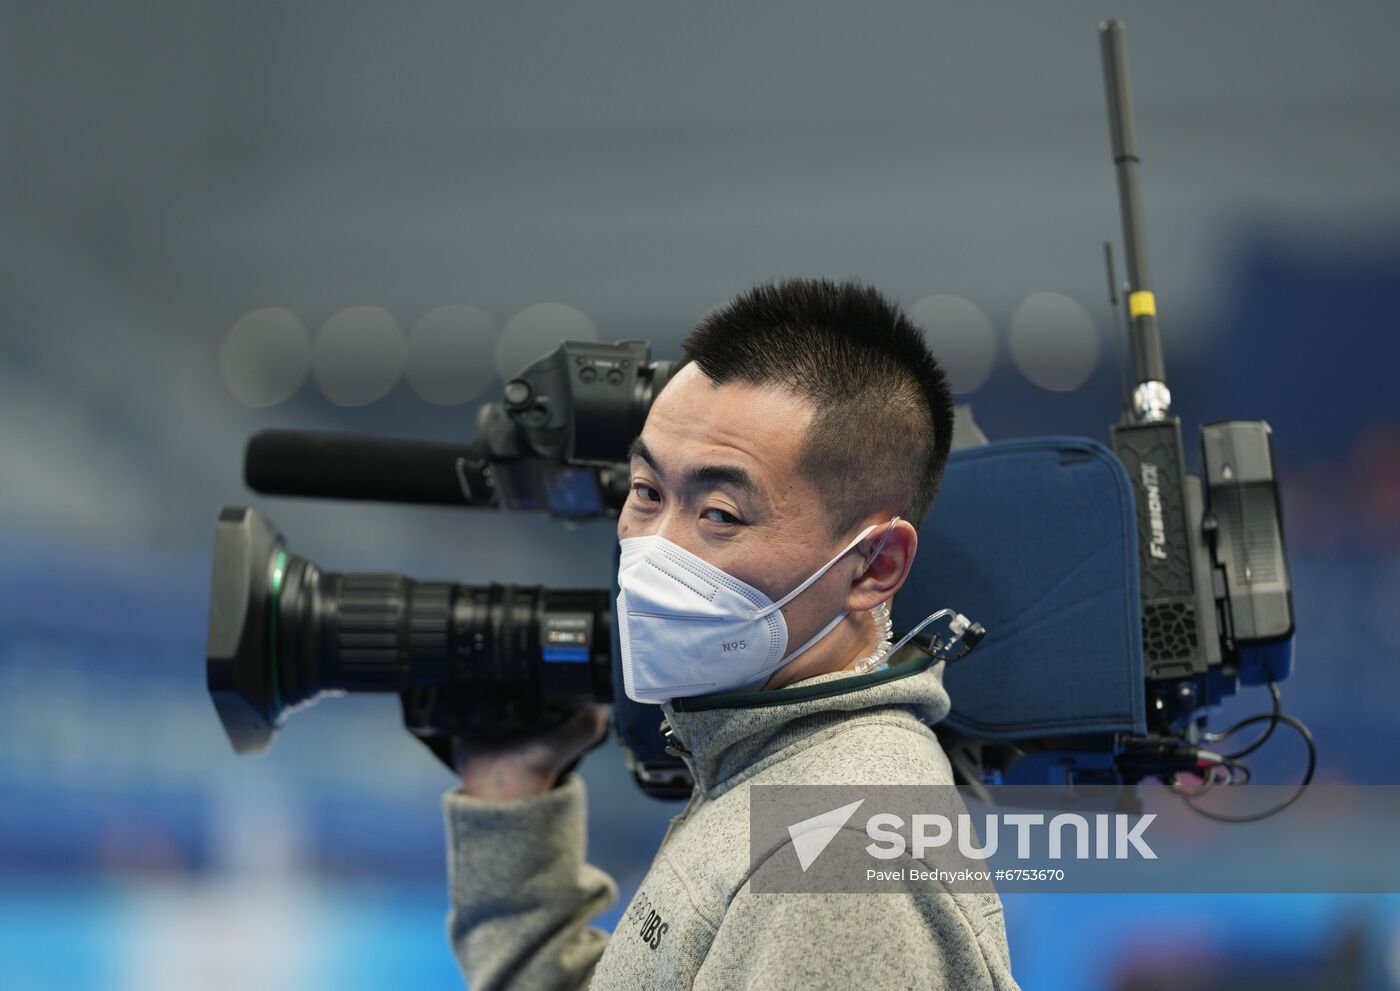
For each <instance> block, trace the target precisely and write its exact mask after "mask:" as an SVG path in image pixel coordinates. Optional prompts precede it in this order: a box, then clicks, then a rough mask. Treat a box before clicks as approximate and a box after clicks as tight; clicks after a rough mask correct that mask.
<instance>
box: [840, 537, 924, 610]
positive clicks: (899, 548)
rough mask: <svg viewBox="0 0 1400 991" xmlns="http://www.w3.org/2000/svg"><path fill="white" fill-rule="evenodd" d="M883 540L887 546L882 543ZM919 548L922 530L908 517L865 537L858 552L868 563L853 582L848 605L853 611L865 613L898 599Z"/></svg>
mask: <svg viewBox="0 0 1400 991" xmlns="http://www.w3.org/2000/svg"><path fill="white" fill-rule="evenodd" d="M882 540H883V542H884V546H881V541H882ZM877 548H878V550H877ZM918 549H919V531H917V530H915V529H914V525H913V524H912V523H910V522H909V521H908V520H896V521H895V523H894V525H893V526H888V525H887V526H882V527H880V528H878V529H876V530H875V532H874V533H872V534H871V535H870V536H868V537H866V538H865V539H864V540H862V541H861V542H860V544H859V545H858V546H857V548H856V551H857V553H859V554H861V555H863V556H864V558H865V560H866V561H867V562H868V564H867V565H866V567H865V568H864V569H863V570H862V571H861V572H860V573H859V574H857V575H856V578H855V580H854V581H853V582H851V588H850V591H849V592H848V593H847V595H846V608H847V609H849V610H850V611H851V612H864V611H866V610H867V609H874V608H875V607H876V606H878V605H879V604H880V603H881V602H888V601H889V600H890V599H892V598H894V594H895V593H896V592H898V591H899V588H900V586H901V585H903V584H904V581H905V579H907V578H908V577H909V572H910V570H911V569H912V568H913V566H914V555H915V553H916V552H917V551H918ZM872 555H873V557H872Z"/></svg>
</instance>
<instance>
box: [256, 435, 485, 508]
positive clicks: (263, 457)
mask: <svg viewBox="0 0 1400 991" xmlns="http://www.w3.org/2000/svg"><path fill="white" fill-rule="evenodd" d="M243 478H244V481H245V482H247V484H248V487H249V488H251V489H253V490H254V491H255V492H261V493H263V494H264V495H290V496H312V497H316V498H322V499H355V500H369V501H378V502H400V503H416V504H419V505H435V506H483V507H490V506H495V505H496V502H497V500H496V493H495V486H494V483H493V480H492V476H491V473H490V469H489V468H487V466H486V463H485V461H484V459H482V458H481V456H480V454H479V453H478V452H477V451H476V450H475V449H474V447H473V446H472V445H471V444H435V443H430V442H425V441H406V440H396V439H391V438H387V437H367V436H358V435H353V434H330V433H316V432H313V431H303V430H264V431H263V432H261V433H259V434H257V435H255V436H254V437H253V438H252V439H251V440H250V441H249V442H248V449H247V454H246V456H245V459H244V462H243Z"/></svg>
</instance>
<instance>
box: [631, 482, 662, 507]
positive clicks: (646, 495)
mask: <svg viewBox="0 0 1400 991" xmlns="http://www.w3.org/2000/svg"><path fill="white" fill-rule="evenodd" d="M632 491H633V492H635V493H637V498H638V499H640V500H642V502H660V501H661V493H660V492H657V491H656V490H655V489H654V488H652V487H651V486H650V485H648V484H647V483H646V482H633V483H632Z"/></svg>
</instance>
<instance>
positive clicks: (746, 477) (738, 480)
mask: <svg viewBox="0 0 1400 991" xmlns="http://www.w3.org/2000/svg"><path fill="white" fill-rule="evenodd" d="M627 455H628V460H631V459H632V458H641V459H642V460H643V461H645V462H646V463H647V464H648V465H650V466H651V468H652V470H653V471H655V472H656V473H657V474H658V475H664V474H665V472H663V471H662V470H661V466H660V465H659V464H657V462H656V456H655V455H653V454H652V453H651V448H649V447H647V445H646V442H645V441H643V440H642V439H641V438H640V437H638V438H637V439H636V440H634V441H633V442H632V445H631V446H630V447H629V448H628V449H627ZM685 482H686V484H687V486H689V487H692V488H698V487H700V486H702V485H727V486H729V487H730V488H735V489H739V490H741V491H743V492H747V493H748V494H749V495H753V496H762V495H763V487H762V486H760V485H759V484H758V482H757V480H755V479H754V477H753V476H752V475H750V474H749V472H748V470H747V469H745V468H742V467H740V466H739V465H701V466H700V467H699V468H692V469H691V470H690V471H689V472H688V473H687V474H686V477H685Z"/></svg>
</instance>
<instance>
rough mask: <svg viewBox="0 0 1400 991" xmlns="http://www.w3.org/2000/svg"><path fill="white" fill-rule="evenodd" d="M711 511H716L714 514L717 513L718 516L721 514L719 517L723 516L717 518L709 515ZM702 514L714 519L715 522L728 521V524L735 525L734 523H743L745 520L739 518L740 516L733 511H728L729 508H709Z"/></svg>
mask: <svg viewBox="0 0 1400 991" xmlns="http://www.w3.org/2000/svg"><path fill="white" fill-rule="evenodd" d="M710 513H714V514H716V516H719V517H721V518H720V519H716V518H715V517H714V516H710V515H709V514H710ZM701 515H703V516H705V517H706V518H708V519H710V520H711V521H713V522H715V523H726V524H729V525H733V524H736V523H742V522H744V521H743V520H741V519H739V517H737V516H735V515H734V514H733V513H731V512H728V511H727V510H723V509H707V510H705V512H704V513H702V514H701Z"/></svg>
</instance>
